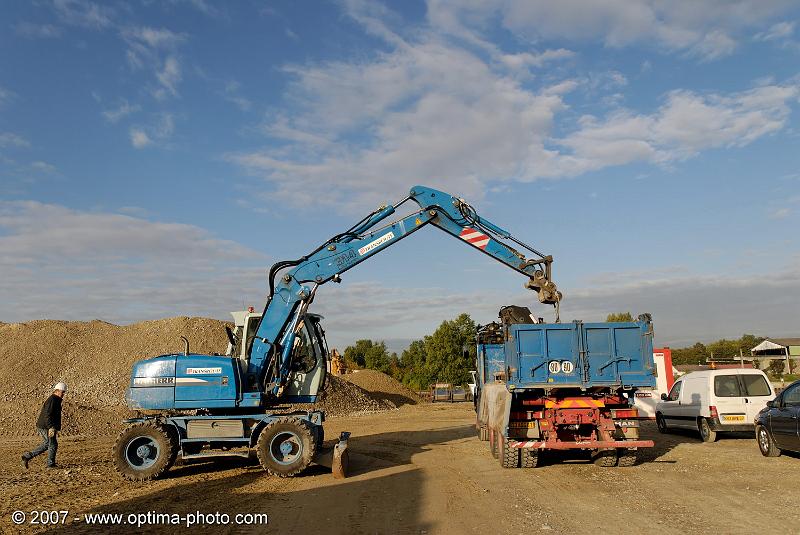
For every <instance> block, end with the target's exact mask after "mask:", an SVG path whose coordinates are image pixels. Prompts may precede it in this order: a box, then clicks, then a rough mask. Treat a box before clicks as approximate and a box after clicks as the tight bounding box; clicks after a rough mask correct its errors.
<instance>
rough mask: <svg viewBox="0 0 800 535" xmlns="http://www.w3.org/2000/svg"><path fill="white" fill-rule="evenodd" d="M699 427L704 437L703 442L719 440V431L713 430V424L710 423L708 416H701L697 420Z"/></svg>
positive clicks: (701, 436) (701, 435)
mask: <svg viewBox="0 0 800 535" xmlns="http://www.w3.org/2000/svg"><path fill="white" fill-rule="evenodd" d="M697 427H698V428H699V429H700V438H702V439H703V442H716V441H717V432H716V431H712V430H711V426H710V425H708V420H707V419H706V418H700V419H699V420H698V421H697Z"/></svg>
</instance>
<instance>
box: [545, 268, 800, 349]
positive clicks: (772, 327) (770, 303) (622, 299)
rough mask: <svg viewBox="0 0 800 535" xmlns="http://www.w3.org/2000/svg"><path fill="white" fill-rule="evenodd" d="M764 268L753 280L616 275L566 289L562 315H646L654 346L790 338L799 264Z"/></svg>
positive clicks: (798, 288)
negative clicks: (752, 337)
mask: <svg viewBox="0 0 800 535" xmlns="http://www.w3.org/2000/svg"><path fill="white" fill-rule="evenodd" d="M765 269H766V271H765V272H762V273H759V274H758V275H756V276H752V277H746V276H720V275H713V276H700V275H693V274H686V273H677V274H674V275H672V276H668V275H658V274H657V275H656V276H649V277H646V278H638V279H635V280H633V281H627V280H626V279H625V277H622V276H620V274H618V273H617V274H613V275H611V277H610V278H611V279H612V280H614V281H621V282H616V283H613V282H612V283H609V284H599V285H598V284H592V285H591V286H590V287H588V288H585V289H575V290H572V291H569V292H568V293H567V294H566V297H565V300H564V302H563V304H562V308H561V310H562V314H561V315H562V319H563V320H567V321H568V320H571V319H582V320H585V321H591V320H594V321H602V320H604V319H605V316H606V314H608V313H609V312H614V311H620V310H628V311H630V312H632V313H633V314H634V315H636V314H640V313H642V312H650V313H652V314H653V324H654V326H655V333H656V341H657V343H659V344H666V345H673V347H675V346H680V345H687V344H692V343H694V342H696V341H711V340H716V339H719V338H722V337H727V338H738V337H739V336H741V335H742V334H743V333H754V334H760V335H764V336H789V335H791V334H792V333H793V332H795V330H796V328H797V326H796V316H797V302H796V299H795V296H797V295H800V264H798V262H797V259H795V260H794V261H793V262H792V263H790V264H789V265H787V266H785V267H782V268H781V267H772V268H771V269H770V268H769V267H767V266H765ZM598 286H599V287H598Z"/></svg>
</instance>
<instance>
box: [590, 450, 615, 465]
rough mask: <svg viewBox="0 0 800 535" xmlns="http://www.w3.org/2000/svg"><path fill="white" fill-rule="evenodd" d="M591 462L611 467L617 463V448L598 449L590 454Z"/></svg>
mask: <svg viewBox="0 0 800 535" xmlns="http://www.w3.org/2000/svg"><path fill="white" fill-rule="evenodd" d="M592 462H593V463H594V464H595V465H597V466H600V467H602V468H611V467H612V466H616V464H617V450H599V451H596V452H594V453H593V454H592Z"/></svg>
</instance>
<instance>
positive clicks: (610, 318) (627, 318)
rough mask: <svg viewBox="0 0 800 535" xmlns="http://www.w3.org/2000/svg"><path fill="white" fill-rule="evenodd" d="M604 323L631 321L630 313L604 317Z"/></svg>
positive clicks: (617, 313)
mask: <svg viewBox="0 0 800 535" xmlns="http://www.w3.org/2000/svg"><path fill="white" fill-rule="evenodd" d="M606 321H608V322H614V321H633V315H632V314H631V313H630V312H616V313H614V314H609V315H608V316H606Z"/></svg>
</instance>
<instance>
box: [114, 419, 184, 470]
mask: <svg viewBox="0 0 800 535" xmlns="http://www.w3.org/2000/svg"><path fill="white" fill-rule="evenodd" d="M111 455H112V459H113V461H114V468H115V469H116V470H117V472H119V474H120V475H121V476H122V477H124V478H125V479H128V480H130V481H149V480H151V479H156V478H157V477H159V476H161V475H162V474H163V473H164V472H166V471H167V470H169V467H170V466H171V465H172V462H173V461H174V460H175V456H176V455H177V452H175V451H174V447H173V441H172V438H171V437H170V435H169V433H168V432H167V431H166V430H165V429H164V428H163V427H161V426H160V425H157V424H155V423H154V422H140V423H136V424H133V425H131V426H129V427H127V428H125V429H123V430H122V432H121V433H120V434H119V435H118V436H117V440H116V441H115V442H114V447H113V448H112V449H111Z"/></svg>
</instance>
